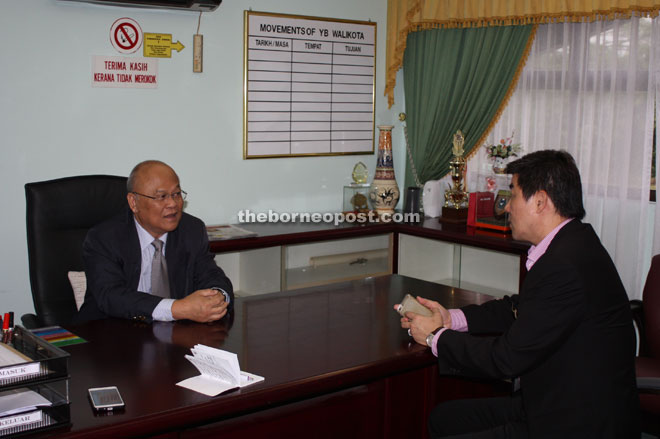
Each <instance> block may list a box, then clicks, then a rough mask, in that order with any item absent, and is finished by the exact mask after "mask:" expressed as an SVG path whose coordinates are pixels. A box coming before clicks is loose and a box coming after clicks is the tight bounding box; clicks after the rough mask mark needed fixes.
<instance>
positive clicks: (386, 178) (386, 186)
mask: <svg viewBox="0 0 660 439" xmlns="http://www.w3.org/2000/svg"><path fill="white" fill-rule="evenodd" d="M392 128H393V126H392V125H379V126H378V130H379V131H380V133H379V136H378V158H377V161H376V173H375V175H374V179H373V181H372V182H371V189H369V199H370V200H371V206H372V208H373V209H374V210H376V212H377V213H378V215H382V214H384V213H388V214H392V213H394V207H395V206H396V204H397V203H398V202H399V195H400V193H399V186H398V185H397V184H396V178H395V177H394V167H393V163H392Z"/></svg>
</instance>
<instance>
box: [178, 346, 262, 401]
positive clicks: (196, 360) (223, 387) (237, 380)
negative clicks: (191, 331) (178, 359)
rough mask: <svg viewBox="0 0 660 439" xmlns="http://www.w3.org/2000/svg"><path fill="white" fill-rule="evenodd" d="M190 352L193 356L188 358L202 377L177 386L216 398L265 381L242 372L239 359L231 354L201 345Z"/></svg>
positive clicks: (187, 380)
mask: <svg viewBox="0 0 660 439" xmlns="http://www.w3.org/2000/svg"><path fill="white" fill-rule="evenodd" d="M190 351H191V352H192V354H193V355H186V358H187V359H188V361H190V362H191V363H192V364H193V365H194V366H195V367H196V368H197V370H199V371H200V372H201V375H199V376H196V377H192V378H188V379H186V380H183V381H180V382H178V383H176V385H177V386H181V387H185V388H187V389H191V390H194V391H196V392H199V393H203V394H205V395H208V396H216V395H219V394H221V393H224V392H227V391H229V390H233V389H238V388H240V387H245V386H248V385H250V384H255V383H258V382H259V381H263V380H264V378H263V377H260V376H259V375H253V374H251V373H247V372H241V369H240V366H239V364H238V357H237V356H236V354H233V353H231V352H227V351H223V350H221V349H215V348H212V347H209V346H205V345H199V344H198V345H195V346H194V347H193V348H192V349H191V350H190Z"/></svg>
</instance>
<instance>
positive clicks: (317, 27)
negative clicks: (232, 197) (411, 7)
mask: <svg viewBox="0 0 660 439" xmlns="http://www.w3.org/2000/svg"><path fill="white" fill-rule="evenodd" d="M245 29H246V31H245V43H244V44H245V48H246V59H245V67H244V81H245V87H244V90H245V108H244V113H245V114H244V121H245V122H244V136H243V137H244V144H243V156H244V158H259V157H290V156H305V155H337V154H365V153H373V150H374V138H373V133H374V76H375V65H376V63H375V60H376V23H372V22H365V21H349V20H330V19H323V18H314V17H300V16H292V15H279V14H268V13H261V12H251V11H246V12H245Z"/></svg>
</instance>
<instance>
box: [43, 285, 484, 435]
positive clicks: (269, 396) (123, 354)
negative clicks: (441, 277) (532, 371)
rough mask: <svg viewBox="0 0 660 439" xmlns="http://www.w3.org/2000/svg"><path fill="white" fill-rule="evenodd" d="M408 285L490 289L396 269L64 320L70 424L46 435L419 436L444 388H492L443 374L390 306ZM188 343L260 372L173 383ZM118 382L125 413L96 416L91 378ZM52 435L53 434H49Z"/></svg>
mask: <svg viewBox="0 0 660 439" xmlns="http://www.w3.org/2000/svg"><path fill="white" fill-rule="evenodd" d="M407 292H411V293H413V294H416V295H422V296H425V297H429V298H433V299H435V300H438V301H439V302H441V303H442V304H443V305H445V306H446V307H448V308H452V307H459V306H463V305H466V304H470V303H483V302H485V301H488V300H490V299H491V297H490V296H485V295H481V294H477V293H471V292H468V291H463V290H458V289H451V288H449V287H445V286H441V285H437V284H433V283H430V282H424V281H421V280H416V279H412V278H407V277H403V276H398V275H391V276H382V277H377V278H369V279H363V280H360V281H352V282H344V283H338V284H333V285H327V286H323V287H314V288H307V289H301V290H296V291H291V292H284V293H274V294H268V295H262V296H253V297H249V298H240V299H238V300H237V301H236V304H235V305H236V306H235V312H234V315H233V319H232V321H223V322H217V323H215V324H209V325H205V324H196V323H191V322H177V323H155V324H153V325H147V324H137V323H133V322H131V321H127V320H114V319H108V320H100V321H96V322H91V323H88V324H85V325H82V326H78V327H74V326H72V327H70V329H71V330H72V331H74V332H75V333H77V334H79V335H80V336H82V337H83V338H85V339H86V340H87V341H88V343H85V344H80V345H74V346H69V347H66V348H65V350H67V351H68V352H70V353H71V360H70V370H71V383H70V384H71V385H70V400H71V421H72V426H71V428H70V429H69V430H68V431H67V430H65V431H62V430H60V431H56V432H53V433H52V435H51V436H52V437H71V438H80V437H94V438H97V437H135V436H142V437H144V436H148V437H152V436H158V437H160V438H177V437H181V438H193V437H195V438H197V437H208V438H211V437H220V435H221V436H222V437H223V438H225V437H228V438H234V437H235V438H239V437H240V438H242V439H245V438H246V437H288V438H291V437H304V438H309V437H322V438H326V437H327V438H337V437H369V438H377V437H383V438H399V437H425V435H426V418H427V415H428V413H429V411H430V410H431V409H432V407H433V406H434V405H435V404H436V403H437V402H438V401H439V400H441V399H450V398H456V397H464V396H474V395H485V394H492V392H493V388H492V386H491V385H490V384H486V383H479V382H472V381H468V380H461V379H457V378H439V377H438V375H437V371H436V366H435V358H434V357H433V355H432V354H431V353H430V350H429V349H428V348H425V347H423V346H420V345H418V344H415V343H414V342H411V339H410V338H409V337H408V335H407V333H406V332H405V331H404V330H402V329H401V328H400V326H399V318H398V315H397V314H396V313H395V312H394V310H393V309H392V305H393V304H395V303H397V302H398V301H399V300H400V299H401V297H403V295H404V294H405V293H407ZM196 343H202V344H206V345H209V346H213V347H217V348H221V349H225V350H228V351H231V352H235V353H236V354H237V355H238V358H239V361H240V365H241V368H242V369H243V370H245V371H248V372H252V373H256V374H258V375H262V376H264V377H265V378H266V380H265V382H263V383H259V384H256V385H253V386H249V387H246V388H244V389H242V390H240V391H236V392H233V393H230V394H227V395H221V396H218V397H215V398H210V397H207V396H205V395H202V394H198V393H196V392H193V391H191V390H187V389H184V388H181V387H178V386H176V385H175V383H176V382H178V381H180V380H183V379H185V378H188V377H191V376H194V375H196V374H197V373H198V372H197V370H196V369H195V368H194V367H193V366H192V365H191V364H190V363H189V362H188V361H187V360H186V359H185V358H184V355H185V354H187V353H189V349H190V348H191V347H192V346H193V345H194V344H196ZM109 385H116V386H118V387H119V389H120V391H121V394H122V396H123V397H124V400H125V402H126V409H125V411H124V412H121V413H116V414H114V415H108V416H96V415H95V414H94V413H93V411H92V409H91V407H90V404H89V402H88V400H87V389H88V388H89V387H99V386H109ZM51 436H49V437H51Z"/></svg>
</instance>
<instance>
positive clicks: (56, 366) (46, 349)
mask: <svg viewBox="0 0 660 439" xmlns="http://www.w3.org/2000/svg"><path fill="white" fill-rule="evenodd" d="M3 354H5V356H6V357H18V356H20V357H21V358H20V359H19V360H17V362H16V363H13V364H6V363H4V364H1V363H0V364H1V365H0V391H3V390H8V389H10V388H12V387H15V386H23V385H26V384H29V383H34V382H39V381H41V380H48V379H53V378H68V377H69V354H68V353H67V352H64V351H63V350H62V349H60V348H58V347H55V346H53V345H52V344H50V343H48V342H46V341H44V340H42V339H41V338H39V337H37V336H36V335H34V334H32V333H31V332H30V331H28V330H27V329H25V328H23V327H22V326H16V327H15V328H14V333H13V337H12V342H11V344H10V345H5V344H0V358H2V357H1V355H3Z"/></svg>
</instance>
